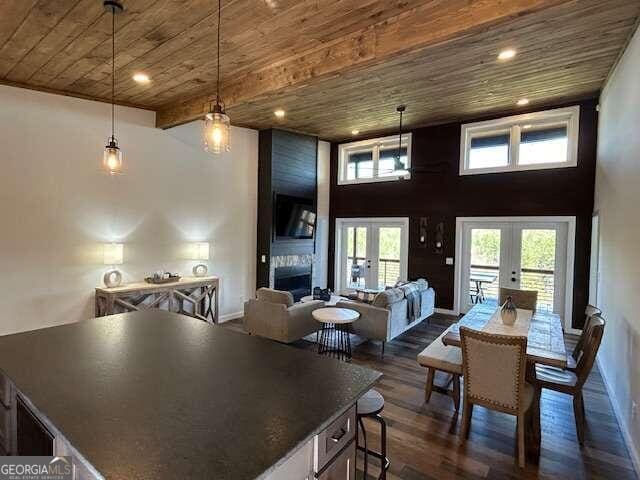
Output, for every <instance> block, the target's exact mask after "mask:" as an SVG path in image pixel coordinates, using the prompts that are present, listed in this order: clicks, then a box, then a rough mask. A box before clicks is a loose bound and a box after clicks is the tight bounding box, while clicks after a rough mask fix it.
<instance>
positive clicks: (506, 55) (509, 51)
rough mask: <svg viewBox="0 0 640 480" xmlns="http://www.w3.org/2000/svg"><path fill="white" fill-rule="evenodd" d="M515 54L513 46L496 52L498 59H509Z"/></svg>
mask: <svg viewBox="0 0 640 480" xmlns="http://www.w3.org/2000/svg"><path fill="white" fill-rule="evenodd" d="M515 56H516V51H515V50H514V49H513V48H508V49H506V50H502V51H501V52H500V53H499V54H498V60H511V59H512V58H513V57H515Z"/></svg>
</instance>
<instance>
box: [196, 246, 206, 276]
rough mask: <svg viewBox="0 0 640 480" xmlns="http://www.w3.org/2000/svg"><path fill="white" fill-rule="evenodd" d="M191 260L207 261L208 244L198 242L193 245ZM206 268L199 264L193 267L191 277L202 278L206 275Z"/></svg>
mask: <svg viewBox="0 0 640 480" xmlns="http://www.w3.org/2000/svg"><path fill="white" fill-rule="evenodd" d="M192 260H201V261H207V260H209V243H208V242H198V243H194V244H193V258H192ZM207 270H208V268H207V266H206V265H205V264H204V263H199V264H198V265H196V266H195V267H193V275H194V276H196V277H204V276H205V275H206V274H207Z"/></svg>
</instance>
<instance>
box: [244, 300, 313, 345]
mask: <svg viewBox="0 0 640 480" xmlns="http://www.w3.org/2000/svg"><path fill="white" fill-rule="evenodd" d="M323 305H324V302H322V301H321V300H314V301H311V302H307V303H295V304H294V303H293V295H291V293H290V292H283V291H280V290H272V289H270V288H260V289H258V291H257V292H256V298H255V299H253V298H252V299H251V300H249V301H247V302H245V304H244V328H245V330H246V331H247V332H249V333H250V334H252V335H259V336H261V337H266V338H270V339H272V340H276V341H278V342H284V343H291V342H295V341H296V340H300V339H301V338H302V337H305V336H307V335H309V334H310V333H314V332H317V331H318V329H319V328H320V323H318V322H317V321H316V320H314V319H313V317H312V316H311V312H313V311H314V310H315V309H316V308H320V307H322V306H323Z"/></svg>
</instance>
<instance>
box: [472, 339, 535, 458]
mask: <svg viewBox="0 0 640 480" xmlns="http://www.w3.org/2000/svg"><path fill="white" fill-rule="evenodd" d="M460 339H461V343H462V371H463V375H464V379H465V388H464V404H463V410H462V431H461V442H462V443H464V442H465V440H466V439H467V437H468V436H469V429H470V427H471V417H472V414H473V407H474V405H480V406H483V407H485V408H489V409H491V410H496V411H499V412H503V413H507V414H510V415H515V416H516V417H517V422H518V423H517V436H518V464H519V465H520V467H524V463H525V428H526V423H527V421H529V422H530V424H532V426H533V429H534V432H533V433H534V435H535V438H536V439H537V438H539V435H540V433H539V432H540V424H539V419H540V412H539V411H538V408H539V405H540V403H539V396H540V391H539V389H537V388H536V387H535V386H534V385H531V384H530V383H527V382H526V381H525V374H526V366H527V358H526V357H527V337H516V336H510V335H496V334H491V333H486V332H480V331H477V330H472V329H470V328H466V327H460Z"/></svg>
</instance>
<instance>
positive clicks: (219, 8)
mask: <svg viewBox="0 0 640 480" xmlns="http://www.w3.org/2000/svg"><path fill="white" fill-rule="evenodd" d="M221 5H222V0H218V59H217V63H218V66H217V79H216V103H217V104H220V18H221V16H222V13H221V12H222V6H221Z"/></svg>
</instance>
